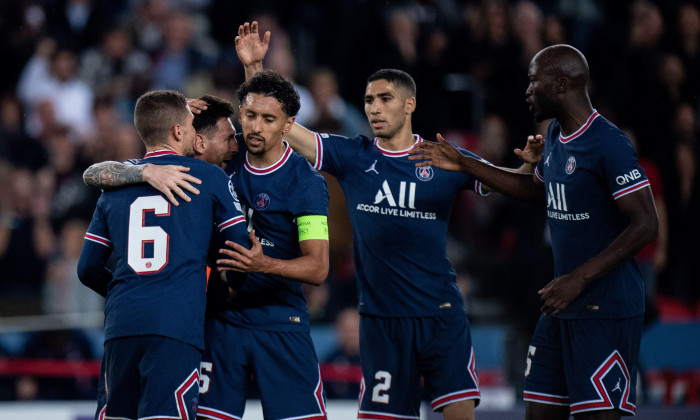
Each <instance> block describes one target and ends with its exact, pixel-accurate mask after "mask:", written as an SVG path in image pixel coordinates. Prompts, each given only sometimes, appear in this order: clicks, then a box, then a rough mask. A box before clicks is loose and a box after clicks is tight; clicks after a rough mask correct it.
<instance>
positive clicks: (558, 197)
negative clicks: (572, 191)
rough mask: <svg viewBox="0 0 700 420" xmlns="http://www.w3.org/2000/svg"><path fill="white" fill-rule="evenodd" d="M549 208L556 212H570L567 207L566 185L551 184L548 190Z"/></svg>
mask: <svg viewBox="0 0 700 420" xmlns="http://www.w3.org/2000/svg"><path fill="white" fill-rule="evenodd" d="M547 208H552V209H554V210H560V211H568V210H569V209H568V207H567V205H566V192H565V190H564V184H559V183H558V182H557V183H554V184H552V183H550V184H549V188H548V189H547Z"/></svg>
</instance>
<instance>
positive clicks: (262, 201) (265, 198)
mask: <svg viewBox="0 0 700 420" xmlns="http://www.w3.org/2000/svg"><path fill="white" fill-rule="evenodd" d="M269 205H270V196H269V195H267V194H265V193H260V194H258V196H257V197H255V202H254V203H253V206H254V207H255V208H256V209H258V210H265V209H266V208H267V206H269Z"/></svg>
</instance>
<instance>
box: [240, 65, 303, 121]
mask: <svg viewBox="0 0 700 420" xmlns="http://www.w3.org/2000/svg"><path fill="white" fill-rule="evenodd" d="M249 93H257V94H259V95H263V96H271V97H273V98H275V99H277V101H278V102H279V103H280V104H282V111H283V112H284V113H285V114H287V116H289V117H294V116H296V115H297V112H299V108H301V104H300V103H299V94H298V93H297V91H296V89H294V86H293V85H292V84H291V82H289V80H287V79H285V78H284V77H283V76H282V75H281V74H279V73H277V72H276V71H274V70H263V71H261V72H259V73H257V74H256V75H255V76H253V77H251V78H250V79H249V80H247V81H246V82H245V83H243V84H242V85H241V86H240V87H239V88H238V91H237V92H236V95H237V96H238V102H239V103H241V104H242V103H243V102H244V101H245V97H246V96H248V94H249Z"/></svg>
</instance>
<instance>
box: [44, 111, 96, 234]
mask: <svg viewBox="0 0 700 420" xmlns="http://www.w3.org/2000/svg"><path fill="white" fill-rule="evenodd" d="M46 148H47V150H48V151H49V169H50V170H51V171H52V174H50V175H49V176H50V177H51V182H52V183H53V184H55V185H54V186H53V195H52V197H51V220H52V222H54V224H55V225H58V224H60V223H61V222H63V220H64V219H65V218H66V217H69V216H72V217H81V216H82V217H85V218H90V215H91V214H92V211H93V210H94V207H95V203H96V202H97V198H98V197H99V192H100V191H99V190H97V191H96V189H95V188H90V187H88V186H86V185H85V184H84V183H83V170H84V169H85V165H83V164H82V163H81V162H80V153H79V152H80V147H79V145H78V144H76V140H75V139H74V138H73V137H72V136H71V132H70V130H69V129H68V127H66V126H62V125H57V126H54V127H53V129H52V130H51V131H50V132H49V133H48V137H47V138H46Z"/></svg>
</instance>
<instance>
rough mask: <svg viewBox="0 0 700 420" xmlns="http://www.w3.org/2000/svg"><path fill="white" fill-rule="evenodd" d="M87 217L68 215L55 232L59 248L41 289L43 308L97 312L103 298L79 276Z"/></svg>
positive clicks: (65, 312)
mask: <svg viewBox="0 0 700 420" xmlns="http://www.w3.org/2000/svg"><path fill="white" fill-rule="evenodd" d="M88 224H89V222H88V220H85V219H68V220H66V222H64V223H63V225H62V226H61V229H60V232H59V235H58V249H57V251H56V253H55V254H54V255H53V256H52V258H51V261H50V262H49V264H48V268H47V270H46V271H47V273H46V283H45V284H44V291H43V296H44V298H43V308H44V313H47V314H55V313H62V314H69V313H81V312H100V311H101V310H102V309H103V308H104V298H102V297H101V296H100V295H98V294H97V293H95V292H93V291H92V290H90V289H88V288H87V287H85V286H83V285H82V284H81V283H80V281H79V280H78V275H77V272H78V258H79V257H80V250H81V249H82V247H83V237H84V236H85V231H86V230H87V227H88Z"/></svg>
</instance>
